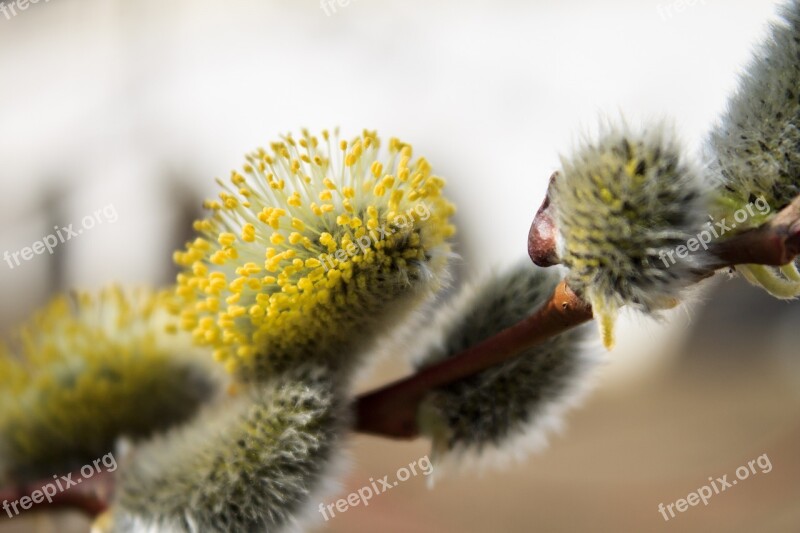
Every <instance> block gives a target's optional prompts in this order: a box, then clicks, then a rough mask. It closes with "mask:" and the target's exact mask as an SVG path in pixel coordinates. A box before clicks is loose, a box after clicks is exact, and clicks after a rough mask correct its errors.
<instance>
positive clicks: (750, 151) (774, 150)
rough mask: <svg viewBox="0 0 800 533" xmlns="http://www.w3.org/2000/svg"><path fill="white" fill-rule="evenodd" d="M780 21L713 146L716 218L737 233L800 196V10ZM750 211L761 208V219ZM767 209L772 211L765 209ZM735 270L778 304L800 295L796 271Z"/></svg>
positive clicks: (792, 4) (789, 7)
mask: <svg viewBox="0 0 800 533" xmlns="http://www.w3.org/2000/svg"><path fill="white" fill-rule="evenodd" d="M781 15H782V18H781V20H780V21H778V22H777V23H774V24H772V26H771V32H770V35H769V36H768V37H767V39H766V41H765V42H763V43H762V44H761V45H760V46H759V48H758V49H757V50H756V53H755V54H754V57H753V59H752V60H751V62H750V64H749V66H748V67H747V69H746V70H745V72H744V74H743V75H742V77H741V79H740V82H739V87H738V89H737V90H736V92H735V93H734V94H733V95H732V96H731V98H730V100H729V101H728V109H727V111H726V113H725V114H724V115H723V117H722V119H721V121H720V123H719V124H718V125H717V126H716V127H715V128H714V129H713V130H712V131H711V133H710V135H709V141H708V144H707V156H708V159H709V167H710V169H711V170H712V173H713V175H714V177H715V178H716V181H717V183H716V193H717V202H716V204H717V205H716V206H715V207H716V209H715V217H716V218H717V219H721V218H726V219H727V221H728V222H729V223H730V224H731V226H732V228H734V231H741V230H745V229H749V228H753V227H757V226H759V225H761V224H763V223H764V222H765V221H766V220H768V219H769V218H770V217H771V216H773V215H774V214H775V213H777V212H778V211H780V210H781V209H783V208H784V207H786V206H787V205H788V204H789V203H790V202H791V201H792V199H794V198H795V197H796V196H797V195H798V194H800V2H799V1H797V0H791V1H789V2H787V3H786V4H785V5H784V6H783V8H782V9H781ZM751 204H756V205H757V206H758V207H759V209H758V211H757V212H754V210H753V209H752V205H751ZM762 204H763V205H765V206H768V209H766V210H762V209H760V207H761V205H762ZM746 208H749V210H746ZM740 215H743V216H740ZM734 219H735V222H734ZM736 269H737V270H738V271H739V272H740V273H741V274H742V275H743V276H744V277H745V278H746V279H747V280H748V281H750V282H751V283H753V284H755V285H758V286H761V287H762V288H764V289H765V290H767V291H768V292H769V293H771V294H772V295H774V296H777V297H779V298H794V297H796V296H798V295H800V273H798V271H797V268H796V266H795V264H794V263H791V264H789V265H786V266H784V267H782V268H781V269H780V270H778V269H775V268H772V267H766V266H762V265H740V266H737V267H736ZM779 271H780V272H781V273H782V274H783V275H780V274H779Z"/></svg>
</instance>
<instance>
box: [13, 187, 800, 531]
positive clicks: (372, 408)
mask: <svg viewBox="0 0 800 533" xmlns="http://www.w3.org/2000/svg"><path fill="white" fill-rule="evenodd" d="M555 177H556V176H554V178H555ZM551 210H552V207H551V204H550V200H549V195H548V197H547V198H546V199H545V201H544V203H543V204H542V207H541V208H540V209H539V212H538V213H537V214H536V218H535V220H534V223H533V225H532V226H531V232H530V236H529V243H528V251H529V254H530V256H531V259H532V260H533V261H534V262H535V263H537V264H538V265H539V266H552V265H555V264H558V263H559V259H558V254H557V252H556V246H555V242H556V232H557V229H556V227H555V224H554V221H553V216H552V212H551ZM709 251H710V253H711V256H710V257H712V261H711V263H710V264H709V265H708V267H707V268H706V270H704V271H701V272H698V275H697V281H700V280H702V279H704V278H706V277H709V276H711V275H713V274H714V272H715V271H716V270H719V269H721V268H725V267H731V266H735V265H740V264H763V265H773V266H778V265H783V264H786V263H788V262H790V261H791V260H792V259H794V258H795V257H796V256H797V255H798V254H800V196H798V197H797V198H795V199H794V201H793V202H792V203H791V204H789V206H787V207H786V208H785V209H783V210H782V211H781V212H780V213H778V215H776V216H775V217H773V218H772V220H770V221H769V222H768V223H766V224H764V225H763V226H761V227H759V228H756V229H753V230H749V231H746V232H742V233H739V234H736V235H734V236H732V237H730V238H727V239H725V240H720V241H718V242H715V243H713V244H712V245H711V246H710V248H709ZM591 319H592V309H591V307H590V306H589V305H588V304H587V303H586V302H584V301H583V300H582V299H581V298H580V297H579V296H578V295H577V294H575V292H573V291H572V290H571V289H570V288H569V286H568V285H567V284H566V282H564V281H562V282H561V283H560V284H559V285H558V286H557V287H556V289H555V291H554V292H553V294H552V296H551V297H550V299H549V300H548V301H547V303H545V304H544V305H543V306H542V307H541V308H539V309H538V310H537V311H536V312H535V313H533V314H532V315H531V316H529V317H527V318H525V319H524V320H522V321H520V322H518V323H517V324H515V325H513V326H511V327H510V328H508V329H505V330H503V331H501V332H500V333H498V334H497V335H495V336H493V337H490V338H488V339H486V340H485V341H483V342H481V343H480V344H476V345H475V346H472V347H471V348H469V349H467V350H464V351H463V352H461V353H459V354H457V355H455V356H453V357H450V358H448V359H445V360H444V361H441V362H439V363H437V364H434V365H431V366H429V367H426V368H424V369H422V370H420V371H419V372H417V373H415V374H413V375H411V376H409V377H407V378H404V379H401V380H399V381H396V382H394V383H390V384H388V385H386V386H384V387H381V388H380V389H378V390H375V391H373V392H369V393H367V394H364V395H362V396H360V397H359V398H358V399H357V400H356V402H355V410H356V425H355V429H356V430H357V431H359V432H361V433H367V434H372V435H379V436H382V437H388V438H394V439H412V438H415V437H417V436H418V434H419V430H418V428H417V409H418V407H419V404H420V402H421V401H422V399H423V398H424V396H425V395H426V394H427V393H428V392H430V391H432V390H434V389H436V388H439V387H443V386H446V385H448V384H450V383H454V382H456V381H458V380H461V379H464V378H467V377H469V376H472V375H474V374H477V373H478V372H481V371H483V370H486V369H487V368H490V367H492V366H494V365H498V364H500V363H502V362H504V361H507V360H509V359H511V358H513V357H515V356H517V355H518V354H520V353H521V352H523V351H524V350H526V349H528V348H530V347H532V346H535V345H537V344H539V343H541V342H543V341H544V340H546V339H549V338H551V337H554V336H556V335H558V334H560V333H563V332H565V331H567V330H569V329H571V328H574V327H576V326H579V325H580V324H583V323H585V322H588V321H589V320H591ZM106 476H107V480H106V484H110V483H111V482H112V476H111V475H109V474H106ZM50 481H51V480H49V479H48V480H43V481H42V482H41V483H39V484H37V483H31V484H29V485H26V486H24V487H13V488H11V489H8V490H0V505H1V504H2V502H3V501H4V500H8V501H9V502H13V501H16V500H19V499H20V498H22V497H23V496H30V494H31V492H32V491H33V490H36V489H38V488H40V487H42V486H44V485H46V484H48V483H49V482H50ZM109 494H110V492H109V491H86V490H83V487H81V489H80V490H79V489H77V488H75V489H74V490H73V491H67V492H62V493H60V494H58V495H56V496H55V497H54V499H53V503H52V504H49V505H45V504H44V503H42V504H39V505H38V506H36V507H34V508H33V509H31V511H30V512H32V511H34V510H41V511H44V510H52V509H53V508H60V509H73V510H77V511H81V512H83V513H85V514H86V515H88V516H91V517H96V516H98V515H99V514H100V513H102V512H103V511H104V510H105V509H106V507H107V505H108V501H109ZM2 516H6V517H7V514H6V513H5V512H2V514H0V517H2ZM0 519H2V518H0Z"/></svg>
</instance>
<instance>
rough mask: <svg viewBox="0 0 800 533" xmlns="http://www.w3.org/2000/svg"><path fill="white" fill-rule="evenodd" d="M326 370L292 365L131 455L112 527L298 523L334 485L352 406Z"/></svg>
mask: <svg viewBox="0 0 800 533" xmlns="http://www.w3.org/2000/svg"><path fill="white" fill-rule="evenodd" d="M339 386H340V385H339V384H338V383H336V384H334V383H332V380H331V379H330V373H329V371H326V370H322V369H318V370H313V369H312V370H307V369H302V368H298V369H296V370H293V371H290V372H287V373H285V374H283V375H281V376H275V378H274V379H273V380H271V381H270V382H268V383H261V384H260V385H259V386H258V387H247V388H246V389H245V390H244V391H243V392H242V394H241V395H239V396H238V397H236V398H234V399H232V400H230V402H228V403H226V404H224V405H220V406H215V407H214V408H212V409H209V410H208V411H207V412H205V413H202V414H201V415H200V417H199V418H198V420H196V421H195V422H194V423H192V424H190V425H188V426H186V427H185V428H182V429H178V430H175V432H174V433H172V434H170V435H167V436H165V437H164V438H159V439H155V440H154V441H152V442H151V443H149V444H147V445H145V446H143V447H142V448H140V449H138V450H137V451H136V452H134V454H133V456H132V457H131V462H130V464H128V465H124V466H125V467H124V468H121V469H120V472H121V474H122V476H121V478H120V484H119V488H118V491H119V493H118V496H117V498H116V500H117V501H116V505H115V507H114V511H113V516H112V520H113V524H114V525H113V531H114V532H131V533H133V532H140V531H171V532H193V533H194V532H198V533H200V532H202V533H215V532H240V531H241V532H246V531H253V532H255V531H269V532H275V531H287V530H294V529H292V528H297V527H298V526H299V525H300V524H301V523H302V522H301V521H302V520H303V519H304V516H305V515H306V514H308V515H311V516H313V515H316V516H319V515H318V514H317V513H316V511H312V510H313V509H314V504H315V503H318V502H320V501H323V500H322V498H323V496H324V495H326V493H327V492H328V491H329V490H330V488H331V487H332V486H333V482H332V475H333V474H335V473H336V466H337V461H336V458H337V456H338V454H337V452H338V451H339V450H340V449H341V448H342V447H343V443H342V439H343V436H344V435H345V434H346V429H347V428H348V426H349V411H348V408H347V407H348V403H347V402H346V401H344V400H343V398H344V395H343V394H342V393H341V391H339V390H338V387H339Z"/></svg>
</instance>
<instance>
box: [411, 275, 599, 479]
mask: <svg viewBox="0 0 800 533" xmlns="http://www.w3.org/2000/svg"><path fill="white" fill-rule="evenodd" d="M558 281H559V276H558V274H557V273H556V272H552V271H548V270H545V269H541V268H539V267H536V266H533V265H531V264H530V263H529V262H527V261H525V262H524V263H521V264H519V265H517V266H516V267H514V268H512V269H509V270H508V271H506V272H504V273H502V274H499V275H494V276H492V277H490V278H489V279H487V280H485V281H483V282H482V283H480V284H479V285H468V286H466V287H465V288H464V289H462V291H461V292H460V294H459V295H458V296H457V297H456V298H455V301H454V303H453V304H451V305H450V306H448V307H449V308H445V309H444V310H442V311H440V313H439V315H438V317H437V318H436V321H435V322H434V323H433V325H432V327H431V328H430V333H429V334H430V335H431V336H432V337H433V338H432V339H431V340H430V341H429V345H428V348H427V350H426V352H425V353H424V356H423V357H422V358H420V360H419V362H418V363H417V366H418V367H425V366H428V365H430V364H432V363H436V362H439V361H442V360H444V359H446V358H448V357H451V356H453V355H455V354H457V353H459V352H461V351H463V350H465V349H467V348H469V347H471V346H474V345H476V344H478V343H480V342H481V341H483V340H485V339H487V338H488V337H490V336H492V335H495V334H497V333H499V332H500V331H502V330H503V329H505V328H507V327H509V326H512V325H513V324H515V323H516V322H518V321H520V320H522V319H523V318H525V317H527V316H529V315H531V314H532V313H533V312H534V311H535V310H536V309H537V308H539V307H540V306H541V305H542V304H543V303H544V302H545V301H546V300H547V298H548V297H549V296H550V295H551V294H552V292H553V289H554V288H555V286H556V285H557V283H558ZM585 331H586V330H585V328H577V329H573V330H571V331H568V332H565V333H563V334H561V335H558V336H556V337H553V338H551V339H549V340H547V341H545V342H543V343H542V344H539V345H538V346H536V347H533V348H531V349H528V350H526V351H524V352H523V353H522V354H521V355H520V356H519V357H516V358H514V359H512V360H510V361H507V362H505V363H503V364H501V365H499V366H497V367H494V368H491V369H489V370H486V371H483V372H481V373H479V374H477V375H475V376H472V377H470V378H467V379H464V380H461V381H458V382H456V383H454V384H451V385H449V386H447V387H444V388H441V389H437V390H436V391H434V392H432V393H430V394H429V395H428V396H427V397H426V398H425V399H424V400H423V402H422V404H421V407H420V411H419V424H420V429H421V431H422V433H423V434H425V435H426V436H428V437H429V438H431V440H432V441H433V454H432V455H433V457H434V460H435V461H436V462H437V463H438V464H442V463H443V461H445V459H446V458H448V457H452V458H453V459H456V460H458V459H461V458H465V457H469V459H470V461H469V464H474V463H476V462H481V461H482V460H484V459H487V458H488V459H491V458H492V456H498V455H499V456H503V455H507V454H508V452H509V451H514V450H519V449H525V448H531V447H534V448H541V447H543V446H544V445H545V444H546V442H547V440H546V438H547V434H548V433H549V432H550V431H552V430H557V429H559V428H560V420H561V418H562V416H563V413H564V411H566V409H567V408H568V407H570V406H572V405H574V404H575V403H576V402H577V401H579V400H580V398H581V397H582V396H583V393H584V392H585V390H586V389H587V387H586V384H587V378H588V377H589V376H588V375H589V372H590V371H591V370H592V369H593V368H594V367H595V366H596V362H597V359H596V358H595V357H594V356H592V355H590V354H589V353H588V352H587V351H586V350H582V349H581V347H580V345H581V343H582V340H583V338H584V333H585ZM493 452H496V453H493ZM465 462H466V461H465Z"/></svg>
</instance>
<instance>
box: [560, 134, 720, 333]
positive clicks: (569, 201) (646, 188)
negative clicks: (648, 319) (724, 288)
mask: <svg viewBox="0 0 800 533" xmlns="http://www.w3.org/2000/svg"><path fill="white" fill-rule="evenodd" d="M554 185H555V187H554V191H553V198H552V202H553V206H554V207H555V213H556V217H555V218H556V224H557V226H558V230H559V239H558V252H559V256H560V257H561V261H562V263H563V264H564V265H565V266H566V267H567V268H569V270H570V271H569V274H568V281H569V285H570V287H571V288H572V289H573V290H575V291H576V292H578V293H579V294H581V295H582V296H583V297H584V298H586V299H587V300H588V301H589V302H590V303H591V304H592V307H593V309H594V312H595V315H596V316H597V317H598V320H599V323H600V327H601V332H602V335H603V341H604V344H605V345H606V346H607V347H611V346H612V345H613V325H614V322H615V319H616V316H617V313H618V310H619V309H620V308H621V307H622V306H624V305H629V306H631V307H633V308H635V309H638V310H639V311H642V312H645V313H648V314H655V312H656V311H658V310H659V309H664V308H668V307H671V306H674V305H675V304H676V303H677V300H678V298H679V296H680V294H681V290H682V289H684V288H686V287H687V286H689V285H691V284H692V283H693V282H696V281H697V275H696V274H697V272H698V269H699V268H700V267H702V265H703V263H704V262H705V256H704V255H703V253H702V252H703V251H702V250H699V252H698V253H693V254H688V255H686V254H684V257H681V255H679V254H677V253H675V252H676V248H677V247H678V246H680V245H685V244H686V243H687V241H688V240H689V239H690V238H692V237H695V236H697V235H698V233H699V231H700V229H701V226H702V223H703V217H705V216H707V194H706V190H707V185H706V184H705V182H704V177H703V174H702V173H701V172H700V171H698V170H697V169H695V167H694V165H693V164H692V162H691V161H689V160H688V158H686V157H685V156H684V155H683V150H682V148H681V146H680V145H679V143H678V142H677V141H676V140H675V138H674V133H673V131H672V130H671V128H668V127H667V126H665V125H664V124H655V125H653V126H652V127H650V128H646V129H643V130H641V131H632V130H631V129H630V128H629V127H627V126H625V125H622V126H619V127H614V126H608V127H606V128H605V129H604V131H603V132H602V133H601V136H600V138H599V139H598V140H596V141H593V142H592V141H587V142H584V143H583V145H582V146H580V147H579V148H578V149H577V150H576V151H575V152H574V153H573V154H572V155H571V156H570V157H562V173H561V175H560V176H559V177H558V179H556V180H555V183H554Z"/></svg>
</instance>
